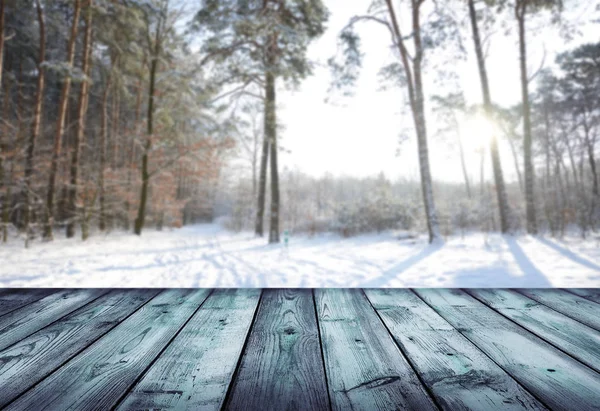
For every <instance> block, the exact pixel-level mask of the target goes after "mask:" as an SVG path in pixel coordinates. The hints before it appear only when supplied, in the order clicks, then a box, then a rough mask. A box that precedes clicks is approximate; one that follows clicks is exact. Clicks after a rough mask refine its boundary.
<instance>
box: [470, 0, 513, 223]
mask: <svg viewBox="0 0 600 411" xmlns="http://www.w3.org/2000/svg"><path fill="white" fill-rule="evenodd" d="M469 17H470V20H471V29H472V31H473V42H474V43H475V54H476V55H477V66H478V68H479V79H480V81H481V91H482V93H483V106H484V109H485V114H486V116H487V119H488V121H491V120H492V119H493V117H494V116H493V106H492V98H491V96H490V85H489V82H488V76H487V70H486V67H485V59H484V57H483V50H482V47H481V39H480V36H479V27H478V25H477V15H476V13H475V4H474V0H469ZM490 137H491V140H490V154H491V157H492V169H493V171H494V182H495V184H496V196H497V198H498V211H499V212H500V230H501V231H502V233H507V232H508V231H509V229H510V223H509V214H510V210H509V207H508V198H507V196H506V187H505V186H504V176H503V174H502V164H501V162H500V154H499V152H498V140H497V136H496V133H492V135H491V136H490Z"/></svg>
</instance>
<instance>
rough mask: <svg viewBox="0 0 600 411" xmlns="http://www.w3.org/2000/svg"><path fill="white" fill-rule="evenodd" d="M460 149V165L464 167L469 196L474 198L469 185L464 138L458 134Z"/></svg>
mask: <svg viewBox="0 0 600 411" xmlns="http://www.w3.org/2000/svg"><path fill="white" fill-rule="evenodd" d="M457 135H458V149H459V152H460V165H461V167H462V172H463V177H464V179H465V187H466V188H467V196H468V197H469V198H472V195H471V184H470V183H469V173H468V172H467V163H466V161H465V150H464V148H463V142H462V137H461V135H460V132H458V134H457Z"/></svg>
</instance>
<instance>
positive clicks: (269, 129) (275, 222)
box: [265, 71, 279, 243]
mask: <svg viewBox="0 0 600 411" xmlns="http://www.w3.org/2000/svg"><path fill="white" fill-rule="evenodd" d="M265 91H266V99H265V118H266V121H265V137H266V138H267V139H268V140H269V145H270V149H271V153H270V154H271V164H270V165H271V222H270V225H269V243H278V242H279V173H278V170H277V120H276V102H275V101H276V100H275V98H276V97H275V76H274V74H273V73H272V72H269V71H267V74H266V90H265Z"/></svg>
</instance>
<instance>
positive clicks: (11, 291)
mask: <svg viewBox="0 0 600 411" xmlns="http://www.w3.org/2000/svg"><path fill="white" fill-rule="evenodd" d="M57 291H59V289H57V288H33V289H27V288H5V289H2V290H0V316H2V315H4V314H8V313H10V312H11V311H14V310H16V309H18V308H21V307H23V306H26V305H27V304H29V303H32V302H34V301H37V300H40V299H42V298H44V297H46V296H47V295H50V294H52V293H55V292H57Z"/></svg>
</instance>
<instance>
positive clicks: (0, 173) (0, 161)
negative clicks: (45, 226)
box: [0, 0, 10, 243]
mask: <svg viewBox="0 0 600 411" xmlns="http://www.w3.org/2000/svg"><path fill="white" fill-rule="evenodd" d="M3 61H4V0H0V90H2V73H3V71H4V65H3ZM5 98H6V96H5ZM5 104H6V103H5ZM4 121H7V118H4ZM1 143H2V141H1V140H0V150H2V144H1ZM5 178H6V176H5V175H4V155H3V154H2V153H0V187H2V186H3V185H4V184H5V181H4V180H5ZM6 197H7V200H6V201H5V204H4V206H3V212H2V215H3V218H2V221H3V226H2V242H4V243H5V242H6V241H8V226H7V225H8V222H7V221H4V220H5V219H8V218H5V217H4V216H7V217H8V210H7V209H5V207H7V204H8V201H10V200H8V197H9V195H8V192H7V193H6Z"/></svg>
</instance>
